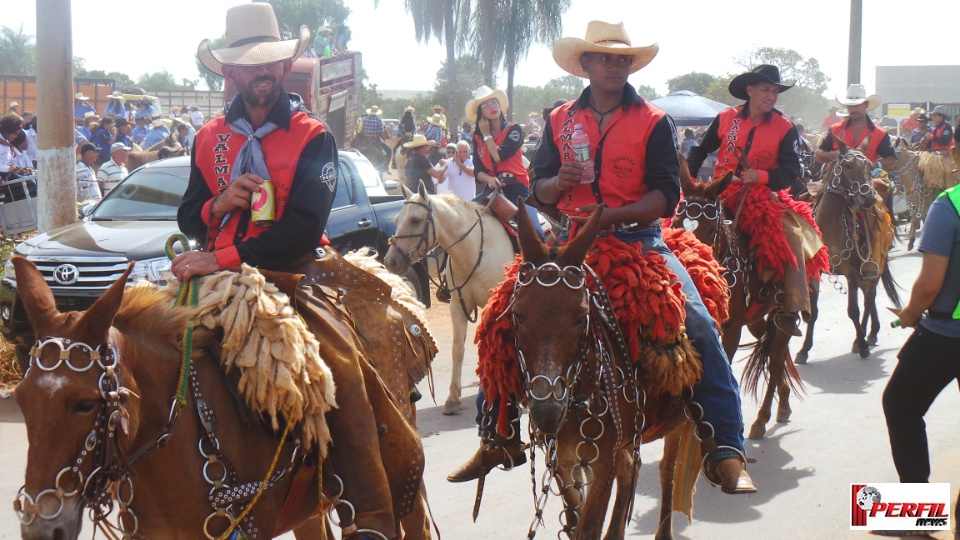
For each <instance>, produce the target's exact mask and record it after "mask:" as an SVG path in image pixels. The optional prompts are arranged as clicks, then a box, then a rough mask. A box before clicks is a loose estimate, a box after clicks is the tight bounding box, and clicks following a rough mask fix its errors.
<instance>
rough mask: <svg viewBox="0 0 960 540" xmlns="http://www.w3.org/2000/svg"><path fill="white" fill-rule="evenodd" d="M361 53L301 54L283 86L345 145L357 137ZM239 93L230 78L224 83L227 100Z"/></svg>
mask: <svg viewBox="0 0 960 540" xmlns="http://www.w3.org/2000/svg"><path fill="white" fill-rule="evenodd" d="M360 57H361V55H360V53H359V52H354V51H348V52H345V53H341V54H337V55H335V56H329V57H327V58H299V59H297V60H295V61H294V62H293V73H291V74H290V79H288V80H287V82H286V83H284V85H283V87H284V89H285V90H287V91H288V92H293V93H296V94H299V95H300V97H302V98H303V102H304V105H305V106H306V107H307V108H308V109H310V110H311V111H313V112H314V113H315V114H316V115H317V116H319V117H320V119H321V120H323V121H324V122H326V124H327V126H328V127H329V128H330V130H331V131H332V132H333V134H334V136H335V137H336V138H337V142H338V143H339V144H340V145H341V146H342V145H344V144H346V143H347V142H348V141H350V139H351V138H352V137H353V122H352V121H348V119H349V120H352V119H354V118H357V117H358V116H360V112H361V111H360V109H361V106H360V94H361V92H360V83H361V72H362V65H361V60H360ZM235 94H236V88H234V86H233V85H232V84H230V83H229V82H227V83H226V84H225V85H224V89H223V102H224V103H227V102H229V101H230V100H231V99H233V96H234V95H235Z"/></svg>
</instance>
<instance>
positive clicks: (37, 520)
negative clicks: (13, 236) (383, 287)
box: [13, 257, 429, 539]
mask: <svg viewBox="0 0 960 540" xmlns="http://www.w3.org/2000/svg"><path fill="white" fill-rule="evenodd" d="M13 264H14V266H15V268H16V273H17V283H18V285H19V290H20V292H21V295H22V300H23V305H24V307H25V310H26V312H27V315H28V318H29V320H30V323H31V325H32V326H33V329H34V332H35V333H36V335H37V336H43V337H41V339H40V341H39V342H38V344H37V346H36V348H35V351H34V352H33V356H32V358H31V367H30V369H29V370H28V371H27V373H26V374H25V376H24V379H23V381H22V382H21V383H20V384H19V385H18V386H17V389H16V398H17V402H18V404H19V405H20V408H21V410H22V411H23V415H24V420H25V424H26V427H27V437H28V441H29V445H30V446H29V453H28V457H27V471H26V479H25V484H24V487H23V488H22V489H21V492H20V494H18V497H17V501H16V504H15V508H16V509H17V510H18V513H19V517H20V519H21V522H22V526H21V531H22V535H23V537H24V538H65V539H70V538H76V537H77V535H78V534H79V531H80V527H81V522H82V516H83V510H84V509H85V508H91V509H92V511H91V513H92V515H93V516H94V519H95V521H96V522H97V524H98V526H100V527H101V528H102V527H109V526H111V525H112V526H113V527H114V528H115V529H118V530H120V531H121V532H123V533H124V534H125V535H126V534H129V535H130V536H134V537H148V538H149V537H152V538H183V537H191V538H197V537H200V536H201V534H202V535H205V536H206V537H207V538H217V537H218V536H219V535H221V534H223V533H224V532H225V531H226V530H227V527H228V526H229V525H230V524H231V522H232V520H233V519H234V518H239V517H240V515H241V512H242V511H243V510H244V507H245V506H246V505H251V506H252V505H253V504H254V502H252V501H255V506H253V511H252V512H251V513H250V516H252V517H251V518H250V519H249V521H246V520H245V521H243V522H242V524H243V525H242V526H243V527H244V528H245V529H246V530H247V531H248V534H249V531H250V530H251V529H252V528H253V527H255V529H254V530H258V531H259V535H260V536H258V537H260V538H268V537H273V536H276V535H279V534H281V533H283V532H285V531H289V530H291V529H294V531H295V534H296V535H297V537H298V538H317V537H318V535H319V536H320V538H332V536H330V535H332V532H331V527H330V525H329V522H321V521H320V520H318V519H317V518H311V516H315V515H316V512H317V510H318V508H322V509H323V510H329V509H330V507H331V506H332V505H331V501H332V500H334V501H335V500H336V499H338V498H339V496H338V495H337V494H338V493H347V492H349V491H351V489H352V491H353V492H354V493H360V492H362V491H363V490H366V489H367V488H368V486H356V485H354V486H353V487H352V488H350V486H349V485H347V486H345V485H344V482H342V481H339V480H338V479H337V478H335V477H334V475H333V474H332V473H331V469H330V465H331V463H332V464H334V466H336V467H337V468H338V472H340V473H341V474H342V473H344V472H345V471H344V466H345V465H344V464H348V463H350V459H351V456H350V455H344V454H349V453H350V452H351V450H350V449H351V448H352V445H353V444H357V443H358V441H338V443H337V446H341V447H342V448H341V449H340V450H338V449H337V448H336V447H334V448H333V449H332V450H331V451H330V452H329V456H327V459H325V460H323V466H322V470H323V473H324V474H323V476H322V482H323V491H324V500H323V504H321V502H320V500H319V489H318V484H319V482H320V481H321V480H320V478H321V477H320V476H319V475H318V474H317V472H316V470H315V465H316V464H317V462H318V454H317V452H316V451H313V452H311V453H307V452H304V451H301V450H300V444H299V441H292V440H290V439H287V442H285V443H284V444H283V445H282V446H280V447H279V448H278V434H277V433H276V432H272V431H271V430H269V429H266V428H265V427H264V426H263V425H262V424H261V423H260V422H259V421H258V419H257V418H255V417H254V418H251V415H250V412H249V409H247V408H246V407H245V406H243V405H242V404H241V402H240V401H241V398H239V397H238V396H237V393H236V392H237V380H236V373H233V374H232V375H231V374H227V375H226V376H225V375H224V373H223V371H222V368H221V365H220V362H219V359H218V356H219V355H220V352H221V348H220V344H219V339H220V336H221V335H222V333H221V332H222V329H220V328H213V329H206V328H204V327H198V328H197V331H196V332H195V334H194V338H193V355H192V364H193V367H192V369H191V370H189V372H188V373H186V374H184V373H183V372H182V367H181V362H180V356H181V342H180V337H181V336H182V332H183V329H184V328H185V327H186V325H188V324H189V322H190V317H191V316H192V315H193V314H194V310H191V309H186V308H177V307H173V306H171V305H170V302H169V295H168V294H167V293H165V292H161V291H159V290H157V289H155V288H152V287H142V286H141V287H134V288H132V289H130V291H129V292H127V293H125V292H124V285H125V283H126V281H127V277H128V275H129V273H130V271H131V269H132V265H131V266H130V268H128V269H127V271H126V272H125V273H124V274H123V275H122V276H121V278H120V279H119V280H118V281H117V282H116V283H114V285H112V286H111V287H110V288H109V289H108V290H107V292H106V293H105V294H104V295H103V296H102V297H101V298H100V299H99V300H97V302H96V303H95V304H94V305H93V306H92V307H91V308H90V309H88V310H87V311H85V312H83V313H76V312H70V313H58V312H57V310H56V307H55V306H56V304H55V302H54V298H53V295H52V293H51V292H50V290H49V288H48V287H47V285H46V283H45V281H44V279H43V276H42V275H41V274H40V273H39V271H38V270H37V269H36V267H35V266H34V265H33V264H32V263H31V262H29V261H27V260H26V259H23V258H19V257H15V258H14V259H13ZM300 277H302V276H300ZM281 288H282V287H281ZM346 294H348V295H349V294H351V293H349V292H347V293H346ZM326 322H327V324H328V329H329V333H328V334H326V335H324V336H323V338H322V339H323V341H325V342H326V344H321V354H323V355H324V357H325V358H327V357H329V356H332V354H328V353H332V351H331V350H330V349H326V347H350V346H354V345H352V344H357V343H359V341H358V337H357V335H356V333H355V330H354V327H353V322H352V321H351V320H349V318H348V317H343V318H342V319H340V318H335V319H333V320H329V321H326ZM388 339H389V338H388ZM324 351H326V352H324ZM361 354H362V353H361ZM360 369H361V370H362V371H363V372H364V383H363V387H364V388H366V390H367V393H368V397H369V400H370V401H371V403H374V402H382V401H384V400H386V401H387V402H389V404H388V405H389V406H392V407H394V409H395V408H396V405H395V404H394V402H392V401H391V398H390V396H389V394H387V393H386V392H385V391H384V390H383V386H382V385H383V383H382V382H381V381H380V379H379V378H378V377H377V375H376V373H374V372H373V371H372V368H371V367H370V366H369V365H366V364H365V363H363V364H362V365H361V368H360ZM181 381H182V382H183V383H185V395H184V398H185V403H184V404H185V408H184V410H183V413H182V414H180V413H179V409H178V408H176V407H175V406H174V405H173V400H172V399H171V398H172V397H173V396H174V395H176V393H177V389H178V386H179V385H180V384H181ZM376 388H380V389H381V391H380V392H376V391H375V389H376ZM375 407H376V405H375ZM194 411H196V414H195V413H194ZM395 414H396V415H398V416H399V414H400V412H399V411H396V412H395ZM331 415H334V416H333V417H331ZM337 415H340V416H341V417H342V418H341V419H336V416H337ZM349 415H350V413H349V412H343V411H337V410H334V411H330V412H328V413H327V418H328V419H329V421H330V423H331V425H333V422H343V421H358V420H359V419H357V418H353V419H352V420H351V419H349ZM331 418H333V419H331ZM391 431H394V430H391ZM381 437H386V439H383V440H382V442H381V445H385V446H390V445H391V444H393V443H391V442H389V441H388V440H387V439H394V437H393V436H392V435H390V434H386V433H383V434H381ZM414 437H415V434H414ZM291 439H292V437H291ZM198 441H199V443H198ZM394 442H395V441H394ZM198 444H199V446H198ZM359 444H367V445H369V444H371V442H370V441H360V442H359ZM198 448H199V452H198ZM275 454H276V455H275ZM338 454H340V457H338ZM272 463H273V464H275V465H276V467H275V468H274V467H273V465H272ZM268 471H274V472H273V474H272V475H269V478H270V479H269V481H267V482H266V484H264V479H265V476H268ZM343 477H344V478H348V476H347V475H344V476H343ZM417 483H419V482H417ZM347 484H349V482H347ZM391 484H392V480H391ZM261 486H263V487H264V488H265V489H263V492H262V496H261V497H260V498H259V499H258V500H256V499H251V497H252V496H253V495H254V493H255V492H257V491H258V488H259V487H261ZM345 487H346V490H344V488H345ZM391 487H392V485H391ZM293 488H295V489H293ZM296 491H299V492H300V494H301V496H300V497H296V496H294V495H293V494H292V492H296ZM134 494H135V495H136V496H135V497H134ZM328 496H330V498H328ZM358 497H359V496H358ZM355 500H356V499H355ZM342 501H343V502H344V503H345V502H346V501H345V499H342ZM336 508H337V511H338V512H339V513H340V515H341V518H343V519H344V523H345V526H347V525H349V524H350V521H351V520H352V518H350V516H349V514H351V513H352V512H351V509H350V508H349V507H348V505H346V504H337V505H336ZM113 511H116V515H115V516H114V518H112V519H113V520H114V524H111V523H110V522H109V521H106V519H100V518H106V514H110V513H111V512H113ZM386 511H387V512H390V511H391V510H390V509H386ZM321 515H322V514H321ZM411 515H412V514H411ZM394 519H395V518H394ZM418 519H420V523H419V524H418V526H419V527H420V528H421V530H419V531H417V530H413V531H411V532H409V534H410V537H428V536H429V529H428V528H427V529H426V530H423V516H422V515H421V516H420V517H419V518H418ZM254 520H255V521H254ZM321 523H324V525H321ZM396 527H397V529H396V530H397V533H398V534H399V531H400V527H399V525H397V526H396ZM361 532H362V531H361ZM352 534H353V535H357V534H359V533H352ZM353 535H351V536H350V537H351V538H353V537H354V536H353ZM374 537H379V536H374Z"/></svg>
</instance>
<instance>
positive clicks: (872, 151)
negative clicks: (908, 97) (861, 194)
mask: <svg viewBox="0 0 960 540" xmlns="http://www.w3.org/2000/svg"><path fill="white" fill-rule="evenodd" d="M837 103H839V104H841V105H843V106H844V107H846V108H847V113H848V115H847V119H846V120H842V121H840V122H837V123H836V124H833V125H832V126H830V132H831V133H833V136H834V137H836V138H838V139H840V140H842V141H843V143H844V144H846V145H847V146H849V147H850V148H859V147H860V145H862V144H863V143H864V141H866V140H867V138H868V137H869V142H867V147H866V149H865V151H864V155H865V156H867V159H869V160H870V161H872V162H874V163H879V164H880V166H881V167H882V168H883V169H885V170H888V171H889V170H892V169H894V168H895V167H896V166H897V151H896V150H894V149H893V144H892V143H891V142H890V134H888V133H887V130H885V129H883V128H882V127H880V126H878V125H876V124H874V123H873V122H872V121H871V120H870V117H869V116H867V112H869V111H872V110H873V109H876V108H877V107H878V106H880V96H879V95H877V94H871V95H869V96H868V95H867V89H866V88H865V87H864V86H863V85H862V84H851V85H850V86H849V87H847V93H846V96H845V97H840V96H837ZM814 157H815V158H816V160H817V161H819V162H820V163H830V162H831V161H833V160H835V159H837V158H838V157H840V151H839V150H838V149H837V145H836V143H834V140H833V138H831V137H825V138H824V139H823V142H822V143H820V148H818V149H817V151H816V153H815V154H814Z"/></svg>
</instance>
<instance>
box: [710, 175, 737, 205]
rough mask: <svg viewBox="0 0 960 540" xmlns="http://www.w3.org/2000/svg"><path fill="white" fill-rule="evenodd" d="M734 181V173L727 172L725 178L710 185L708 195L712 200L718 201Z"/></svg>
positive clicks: (722, 177)
mask: <svg viewBox="0 0 960 540" xmlns="http://www.w3.org/2000/svg"><path fill="white" fill-rule="evenodd" d="M732 181H733V171H727V172H726V173H725V174H724V175H723V176H721V177H720V178H718V179H716V180H714V181H713V182H710V185H709V186H707V194H708V195H710V198H711V199H717V198H719V197H720V194H722V193H723V192H724V191H726V190H727V188H728V187H730V182H732Z"/></svg>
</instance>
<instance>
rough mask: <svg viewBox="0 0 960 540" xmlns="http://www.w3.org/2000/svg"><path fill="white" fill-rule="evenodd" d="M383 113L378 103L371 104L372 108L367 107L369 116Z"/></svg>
mask: <svg viewBox="0 0 960 540" xmlns="http://www.w3.org/2000/svg"><path fill="white" fill-rule="evenodd" d="M381 114H383V111H381V110H380V107H378V106H376V105H371V106H370V108H369V109H367V116H370V115H376V116H380V115H381Z"/></svg>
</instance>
